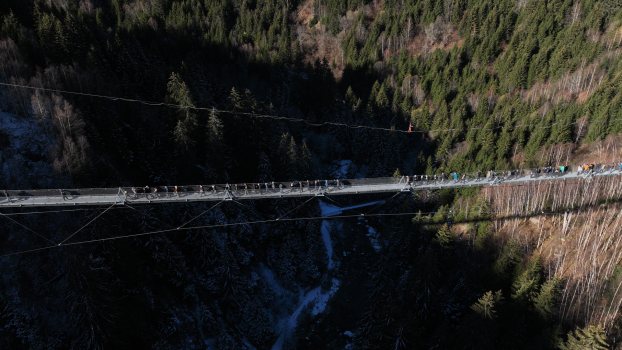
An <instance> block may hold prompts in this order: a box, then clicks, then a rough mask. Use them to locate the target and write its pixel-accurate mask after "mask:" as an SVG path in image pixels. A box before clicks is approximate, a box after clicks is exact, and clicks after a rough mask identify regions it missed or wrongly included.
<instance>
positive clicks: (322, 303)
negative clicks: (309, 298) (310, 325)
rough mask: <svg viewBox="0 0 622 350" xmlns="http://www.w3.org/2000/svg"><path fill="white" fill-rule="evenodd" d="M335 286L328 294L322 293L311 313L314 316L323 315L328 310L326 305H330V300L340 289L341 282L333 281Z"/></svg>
mask: <svg viewBox="0 0 622 350" xmlns="http://www.w3.org/2000/svg"><path fill="white" fill-rule="evenodd" d="M332 282H333V285H332V286H331V287H330V290H329V291H328V292H326V293H320V294H319V295H318V296H317V299H316V300H315V306H313V311H312V312H311V313H312V314H313V316H315V315H318V314H321V313H322V312H324V309H326V303H328V299H330V298H331V297H332V296H333V295H334V294H335V293H336V292H337V290H338V289H339V281H338V280H337V279H334V278H333V280H332Z"/></svg>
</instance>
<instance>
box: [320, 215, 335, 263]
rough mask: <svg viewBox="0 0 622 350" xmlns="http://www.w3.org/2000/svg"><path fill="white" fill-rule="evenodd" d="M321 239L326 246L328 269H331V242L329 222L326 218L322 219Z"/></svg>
mask: <svg viewBox="0 0 622 350" xmlns="http://www.w3.org/2000/svg"><path fill="white" fill-rule="evenodd" d="M322 240H323V241H324V245H325V246H326V254H328V269H329V270H332V269H333V267H334V264H333V243H332V242H331V240H330V223H329V222H328V221H326V220H323V221H322Z"/></svg>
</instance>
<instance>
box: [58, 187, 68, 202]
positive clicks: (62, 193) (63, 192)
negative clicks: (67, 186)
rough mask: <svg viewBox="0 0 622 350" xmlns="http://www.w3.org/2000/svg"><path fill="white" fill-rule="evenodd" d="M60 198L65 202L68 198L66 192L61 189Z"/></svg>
mask: <svg viewBox="0 0 622 350" xmlns="http://www.w3.org/2000/svg"><path fill="white" fill-rule="evenodd" d="M59 191H60V196H61V197H62V198H63V200H64V201H65V200H67V196H65V191H63V189H62V188H61V189H60V190H59Z"/></svg>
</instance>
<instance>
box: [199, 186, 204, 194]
mask: <svg viewBox="0 0 622 350" xmlns="http://www.w3.org/2000/svg"><path fill="white" fill-rule="evenodd" d="M199 197H203V185H199Z"/></svg>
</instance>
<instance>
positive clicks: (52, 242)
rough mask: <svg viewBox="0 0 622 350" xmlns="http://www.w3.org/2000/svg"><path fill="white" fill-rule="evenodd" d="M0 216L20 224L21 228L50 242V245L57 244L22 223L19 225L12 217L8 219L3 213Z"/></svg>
mask: <svg viewBox="0 0 622 350" xmlns="http://www.w3.org/2000/svg"><path fill="white" fill-rule="evenodd" d="M0 215H2V216H3V217H5V218H7V219H9V220H11V221H13V222H14V223H16V224H18V225H19V226H21V227H23V228H25V229H26V230H28V231H30V232H32V233H34V234H35V235H37V236H39V237H41V238H43V239H45V240H46V241H48V242H50V243H52V244H56V243H54V242H53V241H51V240H50V239H47V238H45V237H44V236H43V235H41V234H39V233H37V232H35V231H34V230H32V229H30V228H28V227H26V226H24V225H22V224H21V223H19V222H17V221H15V220H14V219H11V218H10V217H8V216H6V215H4V214H2V213H0Z"/></svg>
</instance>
